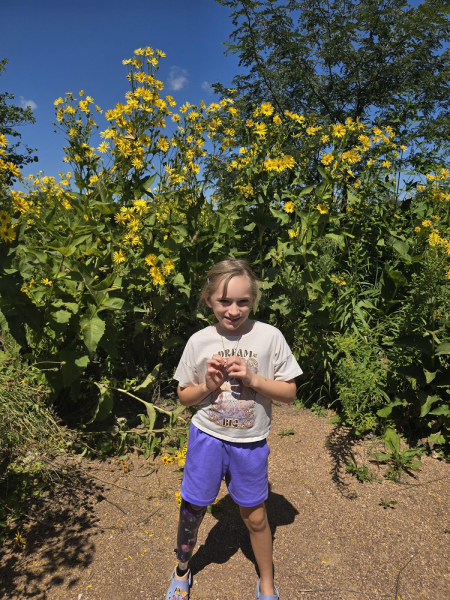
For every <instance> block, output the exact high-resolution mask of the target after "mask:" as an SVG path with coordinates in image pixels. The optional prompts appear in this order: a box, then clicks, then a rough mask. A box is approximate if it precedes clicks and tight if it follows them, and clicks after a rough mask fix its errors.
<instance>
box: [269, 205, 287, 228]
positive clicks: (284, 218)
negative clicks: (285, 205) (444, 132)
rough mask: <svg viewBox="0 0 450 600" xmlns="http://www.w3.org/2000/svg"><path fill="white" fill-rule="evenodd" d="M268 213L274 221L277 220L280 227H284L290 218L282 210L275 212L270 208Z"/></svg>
mask: <svg viewBox="0 0 450 600" xmlns="http://www.w3.org/2000/svg"><path fill="white" fill-rule="evenodd" d="M270 212H271V213H272V214H273V216H274V217H275V218H276V219H279V221H280V223H281V224H282V225H286V223H289V220H290V217H289V215H288V214H287V212H285V211H284V210H275V209H274V208H270Z"/></svg>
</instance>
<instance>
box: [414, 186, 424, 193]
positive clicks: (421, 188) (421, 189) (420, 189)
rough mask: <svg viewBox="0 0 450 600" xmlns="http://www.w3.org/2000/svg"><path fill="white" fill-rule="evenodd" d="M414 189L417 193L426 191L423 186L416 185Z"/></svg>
mask: <svg viewBox="0 0 450 600" xmlns="http://www.w3.org/2000/svg"><path fill="white" fill-rule="evenodd" d="M416 189H417V191H418V192H423V190H425V189H426V186H425V185H418V186H417V188H416Z"/></svg>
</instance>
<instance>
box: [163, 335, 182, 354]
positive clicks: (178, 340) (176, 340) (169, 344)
mask: <svg viewBox="0 0 450 600" xmlns="http://www.w3.org/2000/svg"><path fill="white" fill-rule="evenodd" d="M185 341H186V340H185V339H184V338H182V337H180V336H179V335H177V336H175V337H171V338H169V339H167V340H164V342H163V349H164V350H163V352H165V351H166V350H169V348H173V346H178V345H179V344H184V343H185Z"/></svg>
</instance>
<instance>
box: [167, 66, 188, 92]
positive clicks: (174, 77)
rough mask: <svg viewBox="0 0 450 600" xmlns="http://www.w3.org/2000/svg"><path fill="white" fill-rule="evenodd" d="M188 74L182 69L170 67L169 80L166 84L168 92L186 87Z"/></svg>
mask: <svg viewBox="0 0 450 600" xmlns="http://www.w3.org/2000/svg"><path fill="white" fill-rule="evenodd" d="M187 76H188V72H187V71H186V69H182V68H181V67H170V73H169V79H168V80H167V83H168V85H169V89H170V90H175V91H176V92H177V91H178V90H181V89H183V88H184V86H185V85H187V82H188V78H187Z"/></svg>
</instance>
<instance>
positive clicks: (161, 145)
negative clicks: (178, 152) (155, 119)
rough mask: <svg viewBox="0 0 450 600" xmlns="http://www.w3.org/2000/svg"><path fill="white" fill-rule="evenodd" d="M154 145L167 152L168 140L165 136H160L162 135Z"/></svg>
mask: <svg viewBox="0 0 450 600" xmlns="http://www.w3.org/2000/svg"><path fill="white" fill-rule="evenodd" d="M156 145H157V146H158V148H160V149H161V150H162V151H163V152H167V150H168V149H169V148H170V144H169V142H168V141H167V140H166V139H165V138H162V137H160V138H159V140H158V141H157V142H156Z"/></svg>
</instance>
